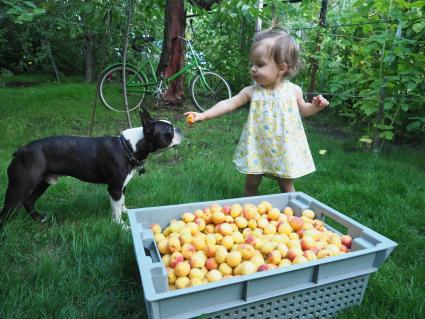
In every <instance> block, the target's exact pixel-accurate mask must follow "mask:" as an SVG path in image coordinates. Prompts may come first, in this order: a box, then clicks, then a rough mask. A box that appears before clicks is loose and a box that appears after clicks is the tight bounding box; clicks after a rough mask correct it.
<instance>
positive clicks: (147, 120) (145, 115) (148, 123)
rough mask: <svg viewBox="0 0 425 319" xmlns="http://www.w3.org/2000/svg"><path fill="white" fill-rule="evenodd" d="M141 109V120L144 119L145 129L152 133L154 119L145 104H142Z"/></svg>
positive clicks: (146, 131) (147, 132)
mask: <svg viewBox="0 0 425 319" xmlns="http://www.w3.org/2000/svg"><path fill="white" fill-rule="evenodd" d="M140 109H141V110H140V120H141V121H142V126H143V131H144V132H145V133H146V134H152V132H153V126H154V125H153V123H154V120H153V119H152V118H151V116H150V115H149V113H148V111H146V109H145V108H144V107H143V106H141V107H140Z"/></svg>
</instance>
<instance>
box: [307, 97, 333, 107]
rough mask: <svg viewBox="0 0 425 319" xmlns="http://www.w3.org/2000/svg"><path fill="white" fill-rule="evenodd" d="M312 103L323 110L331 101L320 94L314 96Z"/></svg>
mask: <svg viewBox="0 0 425 319" xmlns="http://www.w3.org/2000/svg"><path fill="white" fill-rule="evenodd" d="M311 104H313V105H314V106H315V107H317V108H318V109H320V110H322V109H324V108H325V107H327V106H328V105H329V101H328V100H326V99H325V98H324V97H323V96H321V95H318V96H315V97H313V100H312V101H311Z"/></svg>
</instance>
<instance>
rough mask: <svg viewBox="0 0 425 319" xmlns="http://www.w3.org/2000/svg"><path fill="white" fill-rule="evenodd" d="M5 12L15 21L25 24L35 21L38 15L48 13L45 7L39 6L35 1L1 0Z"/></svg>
mask: <svg viewBox="0 0 425 319" xmlns="http://www.w3.org/2000/svg"><path fill="white" fill-rule="evenodd" d="M0 4H2V6H3V7H4V8H5V13H6V15H7V16H8V17H10V18H11V19H12V21H13V22H14V23H17V24H23V23H28V22H31V21H33V19H34V18H35V17H37V16H40V15H43V14H45V13H46V10H45V9H43V8H39V7H37V5H36V4H35V3H34V2H33V1H21V0H0Z"/></svg>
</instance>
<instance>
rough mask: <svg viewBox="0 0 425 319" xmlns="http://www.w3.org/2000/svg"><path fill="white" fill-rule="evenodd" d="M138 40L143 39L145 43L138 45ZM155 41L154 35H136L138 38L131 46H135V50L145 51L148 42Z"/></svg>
mask: <svg viewBox="0 0 425 319" xmlns="http://www.w3.org/2000/svg"><path fill="white" fill-rule="evenodd" d="M137 40H141V41H143V42H144V43H143V44H141V45H137V44H136V41H137ZM154 41H155V38H154V37H152V36H143V35H142V36H140V37H136V38H134V40H133V43H132V44H131V47H132V48H133V50H135V51H137V52H142V51H143V48H144V47H145V46H146V45H147V44H149V43H151V42H154Z"/></svg>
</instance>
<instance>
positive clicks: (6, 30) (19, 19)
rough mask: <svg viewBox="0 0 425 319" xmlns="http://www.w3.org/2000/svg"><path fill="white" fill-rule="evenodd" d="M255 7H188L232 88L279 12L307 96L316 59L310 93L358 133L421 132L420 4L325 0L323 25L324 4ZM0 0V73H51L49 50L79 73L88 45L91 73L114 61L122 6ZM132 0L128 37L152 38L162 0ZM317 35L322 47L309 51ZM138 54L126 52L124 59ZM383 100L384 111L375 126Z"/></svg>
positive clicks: (423, 28) (243, 2) (245, 1)
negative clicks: (257, 33)
mask: <svg viewBox="0 0 425 319" xmlns="http://www.w3.org/2000/svg"><path fill="white" fill-rule="evenodd" d="M256 3H257V1H256V0H229V1H221V2H220V3H219V4H214V5H213V6H212V9H211V10H210V11H206V10H201V9H200V8H199V7H196V6H192V5H191V4H190V3H189V2H186V3H185V6H186V10H187V15H191V14H195V15H196V17H194V18H192V20H193V28H194V31H195V34H194V35H191V33H192V31H191V28H190V27H189V26H190V23H189V20H187V26H188V27H187V30H186V33H187V34H188V36H191V37H192V38H194V47H195V48H196V50H197V51H198V52H199V53H200V55H201V56H202V57H203V58H204V60H205V61H206V62H207V63H208V64H209V65H210V67H211V69H213V70H215V71H217V72H219V73H220V74H222V75H223V76H224V77H225V78H226V79H227V80H228V81H229V83H230V84H231V86H232V89H233V92H234V93H236V92H238V91H239V90H240V89H241V88H242V87H244V86H246V85H248V84H250V83H251V79H250V76H249V67H250V62H249V48H250V45H251V42H252V38H253V35H254V27H255V22H256V19H258V18H261V19H262V26H263V28H267V27H268V26H269V25H270V22H271V20H272V19H273V18H278V19H279V20H280V21H281V24H282V25H283V26H284V27H285V28H287V29H288V30H289V31H290V33H291V34H292V35H293V36H294V37H295V38H296V40H297V41H298V43H299V44H300V47H301V57H302V61H303V68H302V69H301V70H300V72H299V74H298V75H297V76H296V77H295V78H294V79H293V81H294V82H296V83H297V84H299V85H300V86H301V87H302V88H303V91H304V92H306V91H307V88H308V84H309V81H310V73H311V70H310V67H311V63H312V59H313V58H315V59H316V60H317V61H318V64H319V72H318V78H317V87H316V90H315V91H316V92H324V93H326V94H325V96H326V97H327V98H328V99H329V100H330V102H331V106H330V108H331V109H332V110H334V111H335V112H336V113H338V114H339V115H340V116H341V117H344V118H345V119H346V120H347V121H348V122H349V123H350V124H351V125H352V126H356V127H360V128H361V129H360V131H359V136H368V137H373V136H375V135H380V136H381V137H383V138H384V139H387V140H393V141H408V140H412V139H418V138H421V136H423V135H424V134H423V133H424V131H423V123H422V122H421V121H420V120H419V119H420V118H423V117H424V115H425V110H424V109H425V98H424V97H423V91H424V89H425V77H424V74H425V56H424V54H423V52H425V41H424V39H425V17H424V13H425V10H424V7H425V4H424V3H425V2H424V1H409V2H408V1H405V0H394V1H386V0H372V1H367V2H365V1H360V0H354V1H353V0H335V1H331V2H328V12H327V15H326V25H327V26H326V27H325V28H318V17H319V12H320V6H321V1H313V0H303V1H302V2H301V3H289V2H284V1H267V2H266V4H267V5H266V6H265V7H264V8H263V10H261V11H258V10H257V8H256ZM0 4H1V5H2V6H3V7H4V8H6V10H5V12H6V14H5V15H4V16H2V17H3V19H0V61H1V66H0V69H3V70H8V71H10V72H13V73H20V74H22V73H27V72H33V73H34V72H43V73H52V66H51V62H50V56H49V54H50V52H52V55H53V57H54V59H55V62H56V64H57V66H58V69H59V70H60V72H62V73H63V74H65V75H70V74H75V75H77V74H79V75H81V74H83V73H84V70H85V66H86V52H87V46H88V43H89V41H91V43H92V44H93V46H94V59H93V60H94V62H95V66H94V67H95V73H96V74H98V73H99V72H100V71H101V70H102V69H103V68H104V67H105V66H107V65H108V64H112V63H115V62H120V61H121V57H122V47H123V42H124V40H123V39H124V37H123V32H124V26H125V22H126V19H127V3H126V2H123V1H118V0H107V1H71V2H58V1H53V0H48V1H41V0H33V1H21V0H0ZM134 4H135V6H134V8H135V9H134V14H133V22H132V26H131V34H130V37H131V38H132V39H133V38H135V37H137V36H140V35H150V36H154V37H155V38H156V39H157V40H158V43H159V41H160V40H161V39H162V38H163V34H164V21H163V19H164V6H165V2H164V1H159V0H155V1H140V0H134ZM16 35H19V36H16ZM317 39H319V42H320V51H319V52H318V53H315V52H316V47H317V43H316V41H317ZM158 43H157V44H158ZM140 58H141V56H140V54H138V53H136V52H134V51H133V50H131V49H130V50H129V56H128V61H129V62H131V63H135V62H136V61H138V60H140ZM381 96H383V97H384V99H383V100H382V101H381V100H380V99H381ZM380 105H382V106H383V112H382V114H383V116H382V120H380V121H379V123H377V113H378V110H379V107H380ZM375 124H377V125H375ZM422 138H423V137H422Z"/></svg>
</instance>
